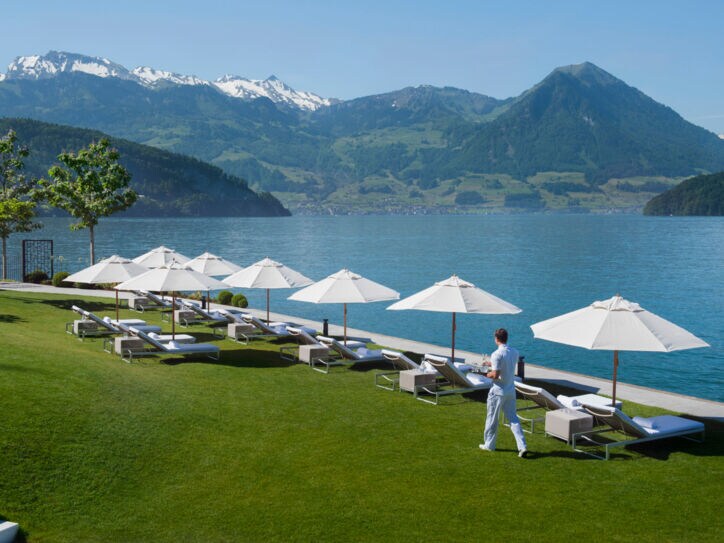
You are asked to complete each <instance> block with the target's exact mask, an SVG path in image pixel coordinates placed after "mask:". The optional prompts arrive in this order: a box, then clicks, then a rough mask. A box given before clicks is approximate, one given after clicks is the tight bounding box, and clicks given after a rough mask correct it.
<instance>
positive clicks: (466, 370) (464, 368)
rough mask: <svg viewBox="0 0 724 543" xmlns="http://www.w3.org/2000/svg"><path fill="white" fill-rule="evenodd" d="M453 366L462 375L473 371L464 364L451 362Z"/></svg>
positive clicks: (469, 366) (468, 365)
mask: <svg viewBox="0 0 724 543" xmlns="http://www.w3.org/2000/svg"><path fill="white" fill-rule="evenodd" d="M453 365H454V366H455V367H456V368H457V369H459V370H460V371H462V372H463V373H466V372H468V371H473V367H472V366H471V365H470V364H466V363H465V362H453Z"/></svg>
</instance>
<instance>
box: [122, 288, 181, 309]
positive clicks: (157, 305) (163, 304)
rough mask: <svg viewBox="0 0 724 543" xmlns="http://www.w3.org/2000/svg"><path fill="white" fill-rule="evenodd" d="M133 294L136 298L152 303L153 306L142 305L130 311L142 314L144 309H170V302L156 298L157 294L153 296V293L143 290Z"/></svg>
mask: <svg viewBox="0 0 724 543" xmlns="http://www.w3.org/2000/svg"><path fill="white" fill-rule="evenodd" d="M133 293H134V294H135V295H136V296H139V297H144V298H146V299H148V300H150V301H152V302H153V304H147V305H145V304H142V305H139V306H138V307H137V308H133V309H132V310H131V311H137V312H139V313H143V312H144V311H146V309H167V308H169V307H171V302H169V301H167V300H164V299H163V298H162V297H161V296H158V295H157V294H154V293H153V292H148V291H145V290H134V291H133Z"/></svg>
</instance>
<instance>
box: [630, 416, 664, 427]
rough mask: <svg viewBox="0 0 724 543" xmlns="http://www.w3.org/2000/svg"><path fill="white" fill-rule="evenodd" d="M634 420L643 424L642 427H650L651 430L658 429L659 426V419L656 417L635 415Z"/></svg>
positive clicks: (640, 424)
mask: <svg viewBox="0 0 724 543" xmlns="http://www.w3.org/2000/svg"><path fill="white" fill-rule="evenodd" d="M633 421H634V422H635V423H636V424H638V425H639V426H641V428H648V429H649V430H657V429H658V428H659V424H658V421H657V420H656V417H654V418H645V417H634V418H633Z"/></svg>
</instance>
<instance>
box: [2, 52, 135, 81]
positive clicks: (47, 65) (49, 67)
mask: <svg viewBox="0 0 724 543" xmlns="http://www.w3.org/2000/svg"><path fill="white" fill-rule="evenodd" d="M68 72H83V73H86V74H90V75H96V76H98V77H117V78H119V79H133V76H132V75H131V74H130V72H129V71H128V70H127V69H126V68H124V67H123V66H121V65H120V64H116V63H115V62H111V61H110V60H108V59H107V58H101V57H88V56H86V55H78V54H75V53H65V52H63V51H50V52H48V54H47V55H42V56H41V55H31V56H28V57H18V58H16V59H15V60H14V61H13V62H11V63H10V65H9V66H8V71H7V73H6V74H5V79H8V80H10V79H46V78H49V77H54V76H56V75H58V74H60V73H68Z"/></svg>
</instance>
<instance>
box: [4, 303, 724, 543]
mask: <svg viewBox="0 0 724 543" xmlns="http://www.w3.org/2000/svg"><path fill="white" fill-rule="evenodd" d="M73 303H79V304H80V305H82V306H85V307H87V308H89V309H92V310H93V311H96V312H99V313H100V314H102V315H105V314H111V313H112V303H111V302H110V301H109V300H102V299H97V298H87V299H85V300H79V299H77V298H72V297H68V296H59V295H45V294H42V295H41V294H30V293H18V292H0V357H1V358H0V405H1V406H2V419H1V420H2V422H1V423H0V427H1V428H2V430H1V431H0V458H1V460H0V462H1V463H0V466H1V467H0V517H4V518H7V519H11V520H13V521H15V522H18V523H20V525H21V528H22V530H23V536H24V537H25V538H27V540H28V541H54V542H55V541H153V542H163V541H390V540H397V541H419V540H444V541H473V540H479V539H481V538H484V537H485V538H492V539H494V540H498V539H500V540H503V539H504V540H505V541H582V540H588V541H590V540H603V539H605V540H606V541H657V542H659V541H716V540H721V529H722V523H721V515H720V510H721V488H722V482H723V480H722V465H723V463H722V458H721V454H722V433H721V431H720V430H719V429H717V428H711V427H710V428H708V433H707V440H706V442H705V443H704V444H696V443H692V442H688V441H684V440H681V439H673V440H666V441H663V442H658V443H652V444H648V445H645V446H644V445H642V446H639V447H637V448H636V449H635V450H629V449H619V450H618V451H617V452H616V454H615V455H614V458H613V460H611V461H609V462H603V461H599V460H594V459H589V458H587V457H584V456H581V455H578V454H576V453H573V452H572V451H570V449H569V448H567V447H566V445H565V444H564V443H563V442H561V441H558V440H556V439H552V438H545V437H543V435H542V434H538V433H537V434H535V435H534V436H528V441H529V447H530V449H531V450H532V451H533V452H534V454H533V457H532V458H530V459H527V460H523V459H519V458H518V457H517V455H516V454H515V444H514V440H513V438H512V435H511V434H510V431H509V430H508V429H507V428H502V431H501V434H500V439H499V447H498V448H499V450H498V452H496V453H483V452H481V451H480V450H479V449H478V443H479V442H480V441H481V435H482V430H483V419H484V414H485V404H484V403H483V402H482V398H479V397H477V398H476V397H473V398H460V397H451V398H448V399H447V401H446V402H445V404H444V405H441V406H437V407H435V406H430V405H427V404H423V403H422V402H417V401H414V400H413V398H412V397H411V396H410V395H409V394H406V393H398V392H395V393H392V392H386V391H383V390H380V389H377V388H375V387H374V384H373V383H374V377H373V376H374V373H375V371H374V370H372V371H355V370H350V369H342V368H337V369H335V370H333V372H332V373H330V374H329V375H322V374H320V373H317V372H314V371H311V370H310V369H309V368H308V367H307V366H305V365H301V364H291V365H290V364H289V363H287V362H283V361H281V360H280V359H279V357H278V349H279V346H280V344H279V343H275V342H273V341H255V342H253V343H252V344H251V345H249V346H247V347H244V346H241V345H237V344H235V343H233V342H231V341H228V340H213V338H212V336H211V334H210V333H209V329H208V328H207V327H205V326H197V327H193V328H190V329H185V330H183V331H184V332H189V331H190V333H198V334H199V341H211V340H213V341H216V342H218V344H219V345H221V346H222V348H223V354H222V359H221V361H220V362H213V361H211V360H208V359H202V360H199V361H187V360H179V359H169V358H165V359H161V358H144V359H141V360H139V361H138V362H134V363H133V364H126V363H124V362H122V361H120V359H119V358H118V357H117V356H112V355H109V354H107V353H105V352H103V351H102V350H101V341H102V340H100V339H95V340H86V341H84V342H81V341H78V340H77V339H76V338H75V337H72V336H70V335H67V334H66V333H65V332H64V323H65V322H68V321H71V320H73V319H74V318H75V317H76V315H75V314H74V313H72V312H71V311H70V310H69V308H70V305H71V304H73ZM124 313H125V314H126V315H129V316H134V317H137V316H138V314H135V313H130V312H126V311H124ZM143 318H145V319H147V320H148V321H149V322H151V323H160V322H161V321H160V315H159V313H158V312H151V311H149V312H146V313H145V314H144V315H143ZM164 326H165V328H166V329H168V326H169V325H168V324H165V325H164ZM626 411H627V412H629V413H630V414H632V415H635V414H642V415H646V414H656V413H660V412H661V411H660V410H657V409H653V408H647V407H643V406H638V405H635V404H633V403H631V402H627V404H626ZM486 534H488V535H486Z"/></svg>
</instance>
